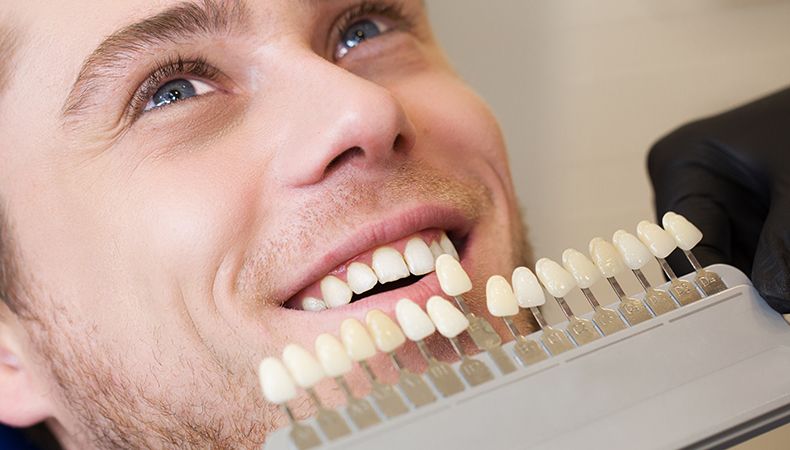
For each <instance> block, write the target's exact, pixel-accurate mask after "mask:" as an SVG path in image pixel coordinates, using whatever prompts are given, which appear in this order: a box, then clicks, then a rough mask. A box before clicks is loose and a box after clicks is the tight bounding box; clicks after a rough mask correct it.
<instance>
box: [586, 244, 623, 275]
mask: <svg viewBox="0 0 790 450" xmlns="http://www.w3.org/2000/svg"><path fill="white" fill-rule="evenodd" d="M590 256H591V257H592V259H593V261H595V265H596V266H598V271H600V272H601V275H603V276H604V277H606V278H612V277H613V276H615V275H617V274H618V273H620V272H622V271H624V270H625V263H624V262H623V257H622V256H620V252H618V251H617V249H616V248H615V247H614V245H612V244H611V243H610V242H608V241H605V240H603V239H602V238H599V237H597V238H593V239H592V240H591V241H590Z"/></svg>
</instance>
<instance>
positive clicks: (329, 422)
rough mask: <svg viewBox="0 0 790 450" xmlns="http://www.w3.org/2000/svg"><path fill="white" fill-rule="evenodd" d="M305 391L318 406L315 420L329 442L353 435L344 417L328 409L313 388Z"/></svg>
mask: <svg viewBox="0 0 790 450" xmlns="http://www.w3.org/2000/svg"><path fill="white" fill-rule="evenodd" d="M304 390H305V392H307V395H308V396H309V397H310V399H311V400H312V401H313V403H314V404H315V406H316V415H315V419H316V422H318V427H319V428H321V431H323V432H324V434H325V435H326V437H327V438H329V440H332V441H334V440H336V439H340V438H341V437H343V436H346V435H347V434H350V433H351V429H350V428H349V427H348V424H347V423H346V421H345V420H344V419H343V416H341V415H340V413H338V412H337V411H335V410H333V409H328V408H326V407H325V406H324V404H323V403H321V399H319V398H318V395H316V393H315V390H314V389H313V388H304Z"/></svg>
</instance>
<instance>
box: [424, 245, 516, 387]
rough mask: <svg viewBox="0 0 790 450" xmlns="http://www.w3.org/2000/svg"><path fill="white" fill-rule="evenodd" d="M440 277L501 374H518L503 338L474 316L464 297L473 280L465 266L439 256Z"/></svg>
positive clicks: (483, 320)
mask: <svg viewBox="0 0 790 450" xmlns="http://www.w3.org/2000/svg"><path fill="white" fill-rule="evenodd" d="M436 276H437V278H438V279H439V285H440V286H441V288H442V291H443V292H444V293H445V294H447V295H448V296H450V297H453V298H454V299H455V302H456V304H457V305H458V307H459V308H460V309H461V312H463V314H464V315H465V316H466V318H467V319H468V320H469V330H468V332H469V335H470V336H471V337H472V340H473V341H474V343H475V345H476V346H477V347H478V348H480V349H481V350H486V351H487V352H488V353H489V354H490V355H491V359H493V360H494V363H495V364H496V365H497V368H499V371H500V372H502V373H503V374H508V373H511V372H514V371H515V370H516V366H515V364H513V360H512V359H511V358H510V357H508V356H507V354H505V352H504V351H503V350H502V347H501V345H502V338H501V337H500V336H499V334H498V333H497V332H496V331H495V330H494V328H493V327H492V326H491V324H490V323H488V321H487V320H486V319H484V318H482V317H478V316H477V315H475V314H473V313H472V312H471V311H469V307H468V306H467V305H466V301H465V300H464V298H463V294H465V293H467V292H469V291H470V290H471V289H472V280H470V279H469V275H467V274H466V272H465V271H464V269H463V267H461V263H459V262H458V260H457V259H456V258H454V257H453V256H451V255H448V254H444V255H441V256H439V257H438V258H436Z"/></svg>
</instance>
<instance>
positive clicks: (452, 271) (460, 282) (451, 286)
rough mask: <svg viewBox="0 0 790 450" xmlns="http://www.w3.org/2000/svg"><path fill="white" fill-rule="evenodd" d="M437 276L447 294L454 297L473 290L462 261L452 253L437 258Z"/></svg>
mask: <svg viewBox="0 0 790 450" xmlns="http://www.w3.org/2000/svg"><path fill="white" fill-rule="evenodd" d="M436 277H437V278H438V279H439V285H440V286H441V287H442V291H444V293H445V294H447V295H450V296H453V297H454V296H456V295H461V294H464V293H466V292H469V291H471V290H472V280H470V279H469V275H467V274H466V271H464V268H463V267H461V263H459V262H458V260H457V259H455V258H453V257H452V256H450V255H447V254H444V255H441V256H439V257H438V258H436Z"/></svg>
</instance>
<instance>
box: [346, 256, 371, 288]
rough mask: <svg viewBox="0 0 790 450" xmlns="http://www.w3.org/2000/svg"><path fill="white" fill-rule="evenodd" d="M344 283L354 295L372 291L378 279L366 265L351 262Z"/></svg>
mask: <svg viewBox="0 0 790 450" xmlns="http://www.w3.org/2000/svg"><path fill="white" fill-rule="evenodd" d="M346 281H347V282H348V287H350V288H351V290H352V291H354V293H355V294H361V293H363V292H367V291H369V290H371V289H373V286H375V285H376V283H378V282H379V279H378V278H376V274H375V273H374V272H373V269H371V268H370V267H368V265H367V264H363V263H361V262H352V263H351V264H349V265H348V269H347V271H346Z"/></svg>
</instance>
